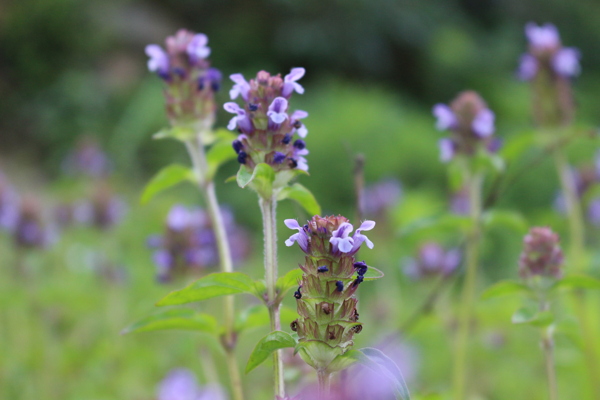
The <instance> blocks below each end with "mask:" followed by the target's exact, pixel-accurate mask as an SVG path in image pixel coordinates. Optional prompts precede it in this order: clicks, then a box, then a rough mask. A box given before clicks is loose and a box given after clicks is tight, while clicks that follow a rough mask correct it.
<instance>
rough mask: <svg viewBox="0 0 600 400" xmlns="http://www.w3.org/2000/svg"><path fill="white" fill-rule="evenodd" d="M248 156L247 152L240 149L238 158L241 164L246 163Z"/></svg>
mask: <svg viewBox="0 0 600 400" xmlns="http://www.w3.org/2000/svg"><path fill="white" fill-rule="evenodd" d="M246 157H248V154H246V153H245V152H243V151H240V152H239V153H238V158H237V160H238V162H239V163H240V164H246Z"/></svg>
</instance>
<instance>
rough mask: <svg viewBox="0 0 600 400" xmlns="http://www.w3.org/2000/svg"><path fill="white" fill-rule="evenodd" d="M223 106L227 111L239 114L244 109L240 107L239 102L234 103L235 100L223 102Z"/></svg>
mask: <svg viewBox="0 0 600 400" xmlns="http://www.w3.org/2000/svg"><path fill="white" fill-rule="evenodd" d="M223 108H224V109H225V111H227V112H228V113H231V114H239V113H240V111H244V110H242V109H241V108H240V106H239V105H238V104H237V103H234V102H233V101H230V102H228V103H225V104H223Z"/></svg>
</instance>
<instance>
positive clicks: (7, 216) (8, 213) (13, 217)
mask: <svg viewBox="0 0 600 400" xmlns="http://www.w3.org/2000/svg"><path fill="white" fill-rule="evenodd" d="M18 217H19V196H18V195H17V192H16V191H15V190H14V189H13V187H12V186H11V185H10V184H9V183H8V180H7V179H6V178H5V177H4V175H3V174H2V173H1V172H0V230H6V231H9V232H11V231H13V229H14V228H15V226H16V224H17V220H18Z"/></svg>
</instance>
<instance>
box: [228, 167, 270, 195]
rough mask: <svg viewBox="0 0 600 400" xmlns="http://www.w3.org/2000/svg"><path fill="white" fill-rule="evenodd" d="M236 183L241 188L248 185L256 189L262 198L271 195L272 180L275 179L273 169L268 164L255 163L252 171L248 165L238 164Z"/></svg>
mask: <svg viewBox="0 0 600 400" xmlns="http://www.w3.org/2000/svg"><path fill="white" fill-rule="evenodd" d="M236 179H237V183H238V185H239V187H241V188H242V189H243V188H245V187H246V186H248V185H250V188H251V189H252V190H254V191H256V192H257V193H258V194H259V195H260V196H261V197H262V198H264V199H267V198H270V197H271V193H272V192H273V181H274V180H275V171H273V168H272V167H271V166H270V165H269V164H265V163H260V164H256V166H255V167H254V170H253V171H252V173H250V171H248V167H246V166H245V165H240V169H239V171H238V173H237V178H236Z"/></svg>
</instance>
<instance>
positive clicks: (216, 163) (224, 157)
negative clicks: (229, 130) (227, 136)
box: [206, 140, 237, 181]
mask: <svg viewBox="0 0 600 400" xmlns="http://www.w3.org/2000/svg"><path fill="white" fill-rule="evenodd" d="M236 157H237V154H235V151H233V148H232V147H231V141H230V140H219V141H218V142H216V143H215V144H213V145H212V147H211V148H210V149H209V150H208V152H207V153H206V164H207V165H208V171H206V180H208V181H212V179H213V178H214V176H215V174H216V172H217V170H218V169H219V167H220V166H221V165H223V164H225V163H226V162H227V161H230V160H233V159H235V158H236Z"/></svg>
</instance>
